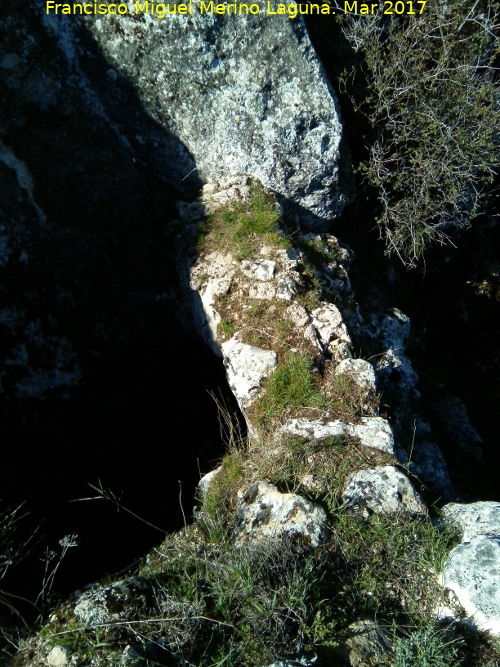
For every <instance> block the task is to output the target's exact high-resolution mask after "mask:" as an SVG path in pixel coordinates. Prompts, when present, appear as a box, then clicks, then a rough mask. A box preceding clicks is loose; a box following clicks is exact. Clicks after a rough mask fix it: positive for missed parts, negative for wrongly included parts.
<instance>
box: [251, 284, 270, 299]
mask: <svg viewBox="0 0 500 667" xmlns="http://www.w3.org/2000/svg"><path fill="white" fill-rule="evenodd" d="M248 296H249V297H250V298H251V299H267V300H271V299H274V297H275V296H276V288H275V286H274V285H273V284H272V283H269V282H266V283H257V284H255V285H250V288H249V290H248Z"/></svg>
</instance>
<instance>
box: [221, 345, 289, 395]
mask: <svg viewBox="0 0 500 667" xmlns="http://www.w3.org/2000/svg"><path fill="white" fill-rule="evenodd" d="M222 354H223V357H224V365H225V367H226V373H227V379H228V382H229V386H230V387H231V390H232V391H233V393H234V395H235V397H236V400H237V401H238V403H239V404H240V406H241V407H243V408H246V407H248V406H249V405H250V403H251V402H252V401H253V400H254V399H255V398H257V396H258V395H259V393H260V386H261V383H262V380H264V378H266V377H268V376H269V375H270V374H271V373H272V372H273V370H274V369H275V368H276V365H277V363H278V357H277V354H276V352H272V351H268V350H261V349H259V348H258V347H253V346H252V345H247V344H246V343H242V342H241V341H240V340H239V339H238V337H237V336H233V337H232V338H231V339H230V340H228V341H227V342H225V343H223V344H222Z"/></svg>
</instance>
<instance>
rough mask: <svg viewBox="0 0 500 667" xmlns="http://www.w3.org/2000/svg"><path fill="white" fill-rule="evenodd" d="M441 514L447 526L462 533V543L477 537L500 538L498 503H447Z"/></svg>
mask: <svg viewBox="0 0 500 667" xmlns="http://www.w3.org/2000/svg"><path fill="white" fill-rule="evenodd" d="M442 513H443V518H444V520H445V521H446V523H447V524H449V525H452V526H456V527H457V528H459V529H460V530H461V531H462V533H463V534H462V541H463V542H469V541H470V540H471V539H472V538H473V537H479V536H489V537H500V503H497V502H494V501H489V502H487V501H483V502H477V503H469V504H461V503H448V505H445V506H444V507H443V509H442Z"/></svg>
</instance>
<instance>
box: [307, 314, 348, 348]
mask: <svg viewBox="0 0 500 667" xmlns="http://www.w3.org/2000/svg"><path fill="white" fill-rule="evenodd" d="M312 317H313V320H312V323H313V325H314V327H315V329H316V331H317V333H318V337H319V339H320V341H321V344H322V345H323V347H324V348H325V349H326V347H327V346H328V344H329V343H330V341H332V340H334V339H336V338H341V339H343V340H344V341H347V342H349V343H350V338H349V334H348V333H347V328H346V325H345V324H344V321H343V319H342V313H341V312H340V310H339V309H338V308H337V306H335V305H334V304H333V303H324V304H322V305H321V306H320V307H319V308H316V309H315V310H313V311H312Z"/></svg>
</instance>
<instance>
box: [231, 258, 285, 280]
mask: <svg viewBox="0 0 500 667" xmlns="http://www.w3.org/2000/svg"><path fill="white" fill-rule="evenodd" d="M240 268H241V270H242V271H243V273H244V274H245V275H246V276H248V277H249V278H252V279H253V280H272V279H273V277H274V272H275V270H276V262H272V261H271V260H269V259H259V260H257V261H256V262H249V261H247V260H244V261H243V262H241V263H240Z"/></svg>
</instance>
